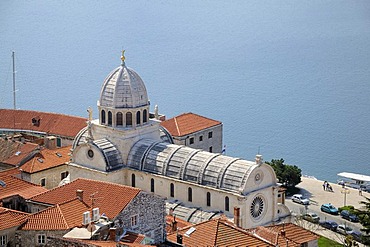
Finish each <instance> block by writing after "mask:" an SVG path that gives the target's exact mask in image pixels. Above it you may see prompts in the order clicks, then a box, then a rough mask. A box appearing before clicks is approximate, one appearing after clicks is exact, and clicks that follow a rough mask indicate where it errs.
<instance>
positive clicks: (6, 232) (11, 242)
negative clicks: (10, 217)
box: [0, 226, 18, 247]
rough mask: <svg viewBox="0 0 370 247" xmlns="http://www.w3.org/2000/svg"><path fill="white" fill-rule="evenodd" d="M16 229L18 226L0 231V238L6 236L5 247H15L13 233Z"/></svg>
mask: <svg viewBox="0 0 370 247" xmlns="http://www.w3.org/2000/svg"><path fill="white" fill-rule="evenodd" d="M17 228H18V226H15V227H11V228H8V229H4V230H1V231H0V236H7V240H8V242H7V244H6V245H5V246H9V247H14V246H15V243H14V236H15V231H16V230H17ZM1 246H2V245H1Z"/></svg>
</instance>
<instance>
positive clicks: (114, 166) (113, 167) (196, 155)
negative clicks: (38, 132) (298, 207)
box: [69, 63, 290, 228]
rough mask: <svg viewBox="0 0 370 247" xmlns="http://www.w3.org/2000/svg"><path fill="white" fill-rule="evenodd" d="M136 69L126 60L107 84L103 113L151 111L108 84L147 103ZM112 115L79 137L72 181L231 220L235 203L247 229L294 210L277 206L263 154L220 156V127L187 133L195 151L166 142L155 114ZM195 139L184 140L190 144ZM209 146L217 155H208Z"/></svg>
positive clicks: (93, 123)
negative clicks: (131, 118)
mask: <svg viewBox="0 0 370 247" xmlns="http://www.w3.org/2000/svg"><path fill="white" fill-rule="evenodd" d="M117 71H121V72H122V73H121V74H120V75H121V76H122V77H120V76H119V75H118V76H116V77H114V81H113V82H111V81H110V80H111V78H112V76H111V75H112V74H115V73H117ZM130 71H131V69H129V68H127V67H126V65H125V64H124V63H123V64H122V65H121V67H119V68H117V69H115V70H114V71H113V72H112V73H111V74H110V75H109V76H108V77H107V79H106V80H105V81H104V83H103V87H102V91H101V97H100V103H98V108H99V112H100V113H101V112H102V111H103V110H104V112H105V113H104V114H106V112H108V111H111V112H113V113H116V112H117V111H120V112H123V113H127V112H129V111H137V112H142V109H144V108H145V110H146V109H149V101H135V102H140V103H135V104H132V105H129V106H127V107H123V106H122V105H121V102H125V101H128V102H134V101H130V100H127V98H132V99H133V98H135V99H137V97H140V96H137V95H141V94H140V93H139V94H137V93H133V95H132V96H129V95H127V94H126V95H125V94H124V93H122V92H121V93H118V94H116V93H115V90H118V89H117V87H116V88H115V87H113V86H112V87H107V86H106V85H125V87H126V88H131V89H135V88H140V90H139V91H140V92H145V94H143V95H144V96H143V98H142V99H146V100H147V96H145V95H146V89H143V87H145V85H144V84H143V83H142V80H141V78H140V77H139V76H138V74H136V72H135V73H130ZM130 76H131V78H128V77H130ZM120 80H121V81H120ZM130 83H131V84H130ZM129 84H130V85H129ZM107 90H108V91H107ZM119 90H121V89H119ZM129 92H130V91H129V90H128V91H127V92H126V93H129ZM104 97H105V98H107V97H108V103H104V104H102V99H105V98H104ZM120 97H121V98H120ZM140 99H141V98H140ZM113 115H114V114H112V115H111V116H112V119H111V120H110V121H109V124H107V119H105V120H104V121H102V119H98V120H91V119H90V121H89V126H88V127H87V128H85V129H84V130H82V131H81V132H80V133H79V134H78V135H77V136H76V139H75V141H74V143H73V152H72V157H71V160H72V161H71V164H70V165H69V171H70V174H71V180H74V179H76V178H77V177H85V178H91V179H99V180H103V181H110V182H116V183H120V184H124V185H130V186H134V187H138V188H141V189H143V190H144V191H147V192H151V193H154V194H156V195H159V196H163V197H165V198H168V199H169V200H171V199H177V200H179V201H181V202H183V203H184V204H185V205H187V206H189V207H199V208H202V210H207V211H217V212H222V213H224V214H226V215H227V216H228V217H230V218H232V217H233V210H234V207H238V208H240V216H241V218H240V224H241V226H242V227H243V228H252V227H256V226H260V225H267V224H273V223H275V222H277V221H279V220H280V219H281V218H283V217H286V216H288V215H289V214H290V213H289V210H288V209H287V207H286V206H285V205H282V204H279V203H278V189H277V183H276V182H277V179H276V175H275V173H274V171H273V169H272V168H271V167H270V166H268V165H266V164H264V163H263V162H262V159H261V157H260V156H257V157H256V161H246V160H241V159H238V158H233V157H228V156H224V155H221V154H220V153H221V151H222V124H221V125H217V126H213V127H211V128H209V129H205V130H204V131H201V132H199V133H194V134H192V135H188V137H189V138H192V137H193V138H194V143H193V144H194V148H193V146H190V147H189V145H188V144H186V146H182V145H176V144H172V143H168V142H165V141H163V140H162V139H161V134H160V131H159V128H160V126H159V122H158V121H157V120H155V119H148V121H146V122H138V123H139V124H137V125H133V124H131V125H127V124H126V125H125V124H123V125H122V126H116V123H115V122H116V120H114V118H113ZM123 115H124V114H123ZM100 117H101V114H100ZM210 132H211V133H212V134H211V135H212V136H211V137H210V138H209V136H208V133H210ZM200 136H203V140H202V142H203V143H201V144H200V142H198V141H199V137H200ZM189 138H186V139H184V140H180V141H186V142H188V141H189V140H190V139H189ZM175 142H176V141H175ZM184 144H185V143H184ZM202 147H203V148H202ZM204 147H206V148H204ZM209 147H212V153H210V152H207V151H210V150H209ZM207 148H208V150H207ZM201 149H205V150H207V151H202V150H201ZM217 153H218V154H217ZM153 186H154V188H153ZM190 194H191V195H190Z"/></svg>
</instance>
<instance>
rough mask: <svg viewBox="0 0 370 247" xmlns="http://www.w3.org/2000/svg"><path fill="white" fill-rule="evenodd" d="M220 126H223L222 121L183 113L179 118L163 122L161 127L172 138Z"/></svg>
mask: <svg viewBox="0 0 370 247" xmlns="http://www.w3.org/2000/svg"><path fill="white" fill-rule="evenodd" d="M220 124H222V123H221V122H220V121H216V120H213V119H210V118H206V117H203V116H200V115H197V114H194V113H191V112H190V113H183V114H181V115H179V116H177V117H173V118H170V119H168V120H166V121H163V122H161V125H162V126H163V127H165V128H166V129H167V130H168V131H169V132H170V134H171V135H172V136H185V135H188V134H191V133H195V132H197V131H200V130H204V129H206V128H210V127H213V126H216V125H220Z"/></svg>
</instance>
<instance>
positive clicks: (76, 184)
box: [31, 178, 141, 219]
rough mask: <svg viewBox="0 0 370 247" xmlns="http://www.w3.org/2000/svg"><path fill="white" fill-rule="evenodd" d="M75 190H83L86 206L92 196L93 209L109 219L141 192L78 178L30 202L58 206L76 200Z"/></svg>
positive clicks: (131, 188)
mask: <svg viewBox="0 0 370 247" xmlns="http://www.w3.org/2000/svg"><path fill="white" fill-rule="evenodd" d="M77 190H83V201H84V202H85V203H86V204H87V205H91V201H92V200H91V198H92V195H94V198H95V199H94V207H98V208H99V209H100V210H99V211H100V213H101V214H102V213H105V214H106V215H107V217H109V218H111V219H112V218H114V217H116V216H117V215H118V214H119V213H120V212H121V211H122V210H123V209H124V208H125V207H126V206H127V204H128V203H129V202H131V200H132V199H134V198H135V197H136V196H137V194H138V193H139V192H140V191H141V190H140V189H138V188H133V187H129V186H125V185H119V184H115V183H109V182H103V181H97V180H91V179H85V178H78V179H76V180H74V181H73V182H71V183H69V184H66V185H63V186H60V187H56V188H54V189H52V190H49V191H47V192H45V193H41V194H39V195H36V196H34V197H32V198H31V200H32V201H37V202H42V203H47V204H53V205H55V204H60V203H63V202H65V201H68V200H71V199H73V198H76V191H77ZM120 195H125V196H120Z"/></svg>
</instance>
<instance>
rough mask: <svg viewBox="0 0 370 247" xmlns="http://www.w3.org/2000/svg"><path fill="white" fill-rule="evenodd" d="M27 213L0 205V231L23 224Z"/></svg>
mask: <svg viewBox="0 0 370 247" xmlns="http://www.w3.org/2000/svg"><path fill="white" fill-rule="evenodd" d="M28 215H29V214H28V213H25V212H20V211H16V210H12V209H8V208H3V207H0V231H1V230H4V229H8V228H11V227H15V226H19V225H21V224H23V223H24V222H25V221H26V219H27V216H28Z"/></svg>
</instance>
